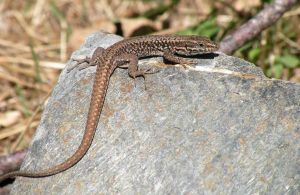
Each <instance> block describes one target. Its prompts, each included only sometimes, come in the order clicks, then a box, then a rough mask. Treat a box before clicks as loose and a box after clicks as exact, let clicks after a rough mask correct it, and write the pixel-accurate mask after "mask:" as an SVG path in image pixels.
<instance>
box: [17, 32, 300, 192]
mask: <svg viewBox="0 0 300 195" xmlns="http://www.w3.org/2000/svg"><path fill="white" fill-rule="evenodd" d="M120 39H121V37H118V36H115V35H111V34H104V33H95V34H93V35H91V36H90V37H89V38H88V39H87V41H86V43H85V44H84V45H83V47H81V48H80V50H78V51H76V52H74V55H73V58H78V57H79V56H80V55H81V56H82V55H83V57H84V56H85V55H91V54H92V51H93V49H94V48H95V47H97V46H102V47H108V46H109V45H111V44H113V43H115V42H117V41H119V40H120ZM203 57H204V58H205V59H199V64H198V65H197V66H195V67H192V68H187V69H184V68H182V67H181V66H179V65H176V66H173V65H172V66H167V67H164V68H158V67H156V69H159V70H160V71H159V72H158V73H155V74H151V75H147V77H146V80H145V81H144V80H143V79H142V78H138V79H136V80H135V81H134V80H133V79H131V78H130V77H128V74H127V70H126V69H120V68H118V69H117V70H116V71H115V72H114V74H113V76H112V77H111V80H110V84H109V88H108V92H107V97H106V100H105V105H104V108H103V112H102V113H101V117H100V121H99V125H98V129H97V132H96V135H95V138H94V141H93V144H92V147H91V148H90V150H89V151H88V153H87V154H86V155H85V156H84V158H83V159H82V160H81V161H80V162H79V163H77V164H76V165H75V166H73V167H72V168H70V169H68V170H67V171H64V172H62V173H59V174H57V175H54V176H51V177H45V178H17V180H16V182H15V183H14V185H13V189H12V194H297V193H299V189H300V186H299V184H300V175H299V173H300V164H299V162H300V161H299V160H300V158H299V151H300V150H299V149H300V147H299V146H300V143H299V142H300V136H299V132H300V117H299V116H300V101H299V99H300V85H299V84H295V83H291V82H287V81H281V80H272V79H268V78H266V77H265V76H264V74H263V72H262V71H261V69H260V68H258V67H256V66H255V65H253V64H251V63H249V62H246V61H244V60H241V59H238V58H235V57H231V56H226V55H224V54H219V55H217V56H212V55H210V56H203ZM161 60H162V58H147V59H144V60H141V61H140V63H141V64H143V65H142V68H143V67H145V66H149V64H151V66H152V67H153V64H156V65H157V64H162V63H161ZM74 63H75V62H74V61H70V62H69V63H68V66H69V67H70V66H71V64H74ZM94 73H95V67H90V68H86V69H83V70H80V71H79V70H78V68H75V69H73V70H72V71H71V72H69V73H67V72H66V70H64V71H63V72H62V74H61V76H60V78H59V81H58V83H57V85H56V87H55V89H54V91H53V93H52V95H51V97H50V99H49V101H48V103H47V105H46V108H45V111H44V113H43V117H42V119H41V124H40V126H39V128H38V130H37V133H36V135H35V138H34V140H33V143H32V144H31V146H30V151H29V153H28V155H27V157H26V160H25V162H24V163H23V166H22V170H31V171H38V170H44V169H46V168H48V167H51V166H53V165H56V164H58V163H60V162H62V161H64V160H65V159H66V158H67V157H69V156H70V155H72V154H73V152H74V151H75V150H76V149H77V147H78V144H79V143H80V140H81V138H82V135H83V132H84V127H85V122H86V117H87V112H88V109H89V107H88V105H89V102H90V96H91V88H92V82H93V78H94Z"/></svg>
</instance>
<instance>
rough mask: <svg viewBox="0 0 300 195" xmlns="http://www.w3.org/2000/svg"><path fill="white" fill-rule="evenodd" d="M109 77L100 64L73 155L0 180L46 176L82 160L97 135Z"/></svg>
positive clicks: (16, 172)
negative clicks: (36, 169)
mask: <svg viewBox="0 0 300 195" xmlns="http://www.w3.org/2000/svg"><path fill="white" fill-rule="evenodd" d="M98 69H99V70H98ZM109 77H110V70H109V69H108V67H107V66H99V65H98V66H97V71H96V76H95V80H94V84H93V92H92V97H91V102H90V108H89V113H88V117H87V123H86V128H85V132H84V135H83V138H82V141H81V143H80V145H79V147H78V149H77V150H76V152H75V153H74V154H73V155H72V156H71V157H69V158H68V159H67V160H65V161H64V162H63V163H61V164H58V165H56V166H54V167H52V168H49V169H46V170H44V171H40V172H30V171H14V172H10V173H7V174H4V175H2V176H0V182H2V181H3V180H5V179H8V178H12V177H16V176H21V177H46V176H50V175H55V174H57V173H59V172H62V171H65V170H67V169H69V168H70V167H72V166H74V165H75V164H76V163H77V162H78V161H80V160H81V158H82V157H83V156H84V155H85V153H86V152H87V151H88V149H89V147H90V145H91V143H92V141H93V137H94V135H95V132H96V129H97V124H98V120H99V117H100V112H101V110H102V107H103V104H104V99H105V95H106V90H107V87H108V82H109Z"/></svg>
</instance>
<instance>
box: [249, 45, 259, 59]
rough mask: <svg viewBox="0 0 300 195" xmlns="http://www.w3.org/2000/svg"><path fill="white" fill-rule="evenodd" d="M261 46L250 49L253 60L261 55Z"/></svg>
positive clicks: (250, 57)
mask: <svg viewBox="0 0 300 195" xmlns="http://www.w3.org/2000/svg"><path fill="white" fill-rule="evenodd" d="M260 51H261V50H260V48H258V47H257V48H253V49H251V50H250V51H249V53H248V58H249V59H250V60H251V61H255V60H256V59H257V58H258V56H259V54H260Z"/></svg>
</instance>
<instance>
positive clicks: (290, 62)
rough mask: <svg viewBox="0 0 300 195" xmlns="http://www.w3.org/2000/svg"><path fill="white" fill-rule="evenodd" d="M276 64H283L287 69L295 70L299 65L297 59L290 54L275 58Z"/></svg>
mask: <svg viewBox="0 0 300 195" xmlns="http://www.w3.org/2000/svg"><path fill="white" fill-rule="evenodd" d="M276 62H278V63H281V64H284V66H285V67H287V68H297V67H298V66H299V64H300V60H299V58H298V57H296V56H294V55H290V54H285V55H283V56H276Z"/></svg>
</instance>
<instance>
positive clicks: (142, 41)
mask: <svg viewBox="0 0 300 195" xmlns="http://www.w3.org/2000/svg"><path fill="white" fill-rule="evenodd" d="M218 48H219V44H218V43H215V42H213V41H211V40H210V39H208V38H206V37H202V36H197V35H145V36H137V37H132V38H125V39H123V40H121V41H119V42H117V43H115V44H113V45H111V46H110V47H108V48H107V49H104V48H102V47H98V48H96V49H95V51H94V53H93V54H92V57H86V58H84V59H81V60H76V59H75V61H77V64H81V63H83V62H87V63H88V64H89V65H96V66H97V68H96V74H95V78H94V82H93V89H92V94H91V101H90V107H89V111H88V115H87V120H86V126H85V131H84V135H83V138H82V140H81V143H80V145H79V147H78V148H77V150H76V151H75V152H74V153H73V155H72V156H70V157H69V158H67V159H66V160H65V161H63V162H62V163H60V164H58V165H56V166H53V167H51V168H48V169H45V170H42V171H38V172H33V171H13V172H9V173H6V174H4V175H2V176H0V182H1V181H3V180H5V179H7V178H12V177H17V176H22V177H31V178H36V177H46V176H51V175H55V174H57V173H60V172H63V171H65V170H67V169H69V168H71V167H72V166H74V165H75V164H76V163H77V162H79V161H80V160H81V159H82V158H83V156H84V155H85V154H86V152H87V151H88V149H89V147H90V145H91V144H92V140H93V137H94V134H95V132H96V128H97V124H98V120H99V117H100V114H101V111H102V107H103V105H104V100H105V96H106V91H107V88H108V84H109V79H110V77H111V75H112V74H113V72H114V70H115V69H116V68H117V67H119V66H121V65H124V64H128V74H129V76H130V77H132V78H136V77H139V76H142V77H144V76H145V74H147V73H150V72H149V71H148V70H144V71H143V70H140V69H139V68H138V59H139V58H142V57H151V56H161V57H163V58H164V59H166V60H168V61H170V62H173V63H177V64H186V65H191V64H194V63H195V61H193V60H190V59H189V60H188V59H187V58H186V57H189V56H195V55H199V54H205V53H212V52H215V51H217V50H218Z"/></svg>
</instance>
